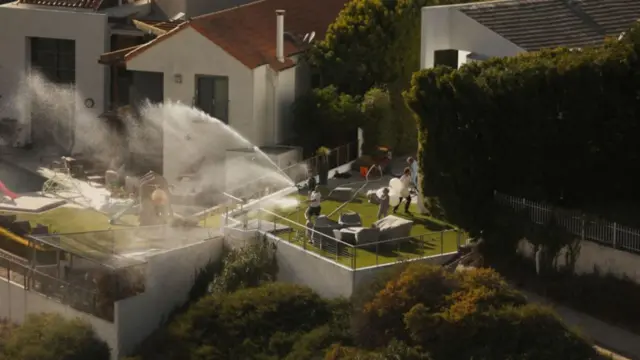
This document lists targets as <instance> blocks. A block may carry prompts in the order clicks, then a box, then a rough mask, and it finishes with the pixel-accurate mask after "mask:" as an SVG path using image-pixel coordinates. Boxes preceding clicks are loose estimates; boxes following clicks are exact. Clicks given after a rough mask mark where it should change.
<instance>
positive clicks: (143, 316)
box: [115, 229, 224, 355]
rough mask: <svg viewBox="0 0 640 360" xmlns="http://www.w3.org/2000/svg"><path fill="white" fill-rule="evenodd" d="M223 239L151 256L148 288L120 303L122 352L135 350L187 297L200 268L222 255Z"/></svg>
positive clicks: (118, 308)
mask: <svg viewBox="0 0 640 360" xmlns="http://www.w3.org/2000/svg"><path fill="white" fill-rule="evenodd" d="M205 230H206V229H205ZM223 242H224V240H223V239H222V237H220V238H216V239H211V240H207V241H203V242H200V243H196V244H193V245H190V246H186V247H183V248H179V249H174V250H170V251H166V252H162V253H158V254H156V255H154V256H152V257H150V258H149V259H148V264H147V282H146V288H145V292H144V293H143V294H141V295H138V296H135V297H132V298H128V299H125V300H122V301H118V302H117V303H116V307H115V314H116V315H115V316H116V318H115V323H116V327H117V329H118V345H119V349H120V354H121V355H127V354H130V353H131V352H132V351H133V350H135V347H136V346H137V345H138V344H140V342H142V341H143V340H144V339H145V338H146V337H147V336H149V335H151V333H152V332H153V331H154V330H156V329H157V328H158V327H159V326H160V325H162V323H163V322H164V321H166V320H167V318H168V316H169V315H170V314H171V313H172V311H173V310H174V309H175V308H176V307H178V306H181V305H182V304H184V303H185V301H187V299H188V295H189V291H190V290H191V287H192V286H193V282H194V280H195V277H196V275H197V272H198V270H200V269H202V268H203V267H204V266H205V265H207V263H208V262H209V261H216V260H218V259H220V257H221V256H222V246H223Z"/></svg>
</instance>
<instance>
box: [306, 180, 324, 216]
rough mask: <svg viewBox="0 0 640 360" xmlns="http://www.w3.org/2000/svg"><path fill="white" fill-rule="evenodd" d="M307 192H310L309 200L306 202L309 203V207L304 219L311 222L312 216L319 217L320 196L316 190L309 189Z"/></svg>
mask: <svg viewBox="0 0 640 360" xmlns="http://www.w3.org/2000/svg"><path fill="white" fill-rule="evenodd" d="M309 191H311V195H309V200H307V202H308V203H309V207H308V208H307V211H306V212H305V213H304V218H305V219H307V220H311V218H312V217H313V216H315V217H318V216H320V212H321V210H322V208H321V207H320V202H321V201H322V195H321V194H320V192H319V191H317V190H316V188H311V189H309Z"/></svg>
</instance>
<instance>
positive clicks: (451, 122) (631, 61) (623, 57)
mask: <svg viewBox="0 0 640 360" xmlns="http://www.w3.org/2000/svg"><path fill="white" fill-rule="evenodd" d="M639 32H640V26H636V27H635V28H634V29H632V30H631V31H630V32H629V33H628V34H627V36H626V37H625V38H624V39H622V40H621V41H615V40H612V41H608V42H607V43H606V44H605V45H604V46H601V47H594V48H584V49H563V48H560V49H554V50H545V51H541V52H536V53H527V54H523V55H520V56H517V57H512V58H496V59H492V60H489V61H486V62H483V63H472V64H468V65H465V66H463V67H462V68H460V69H457V70H454V69H451V68H446V67H437V68H434V69H428V70H423V71H420V72H418V73H416V74H415V75H414V77H413V80H412V87H411V90H410V91H408V92H407V93H406V94H405V97H406V100H407V103H408V105H409V106H410V107H411V109H412V110H413V111H414V112H415V113H416V114H417V116H418V118H419V136H420V140H419V141H420V151H419V161H420V166H421V169H422V171H423V174H424V181H423V184H422V189H423V193H424V195H425V197H426V199H425V202H426V204H427V207H428V208H429V210H430V211H431V212H432V214H433V215H436V216H440V217H445V218H447V219H448V220H449V221H451V222H453V223H455V224H459V225H461V226H463V227H466V228H469V229H472V230H473V228H474V227H476V226H478V224H481V223H482V222H483V221H485V220H486V218H484V217H483V215H487V214H488V212H487V211H484V206H485V205H486V204H487V203H488V202H490V201H491V197H492V195H493V191H494V190H499V191H501V192H506V193H509V194H512V195H518V196H522V197H526V198H530V199H537V200H541V201H546V202H550V203H558V202H562V203H563V204H564V205H565V206H570V207H583V206H584V205H587V204H599V203H605V202H607V203H610V202H616V201H622V200H633V201H637V200H640V190H639V189H638V187H637V186H635V184H637V182H638V180H639V179H640V178H639V177H640V173H639V172H637V171H634V170H636V169H635V168H636V167H637V165H636V164H637V161H638V159H639V158H640V147H638V145H637V138H638V137H639V136H640V126H638V124H637V121H636V119H637V116H638V113H639V110H640V101H639V100H638V98H637V92H638V89H639V86H640V70H639V69H640V66H639V65H640V63H639V61H638V54H639V53H638V49H639V48H640V39H638V38H639V37H640V35H638V33H639ZM634 41H635V42H634ZM604 169H616V170H615V171H616V173H620V174H622V173H625V174H626V175H625V176H614V175H612V173H611V172H609V171H604Z"/></svg>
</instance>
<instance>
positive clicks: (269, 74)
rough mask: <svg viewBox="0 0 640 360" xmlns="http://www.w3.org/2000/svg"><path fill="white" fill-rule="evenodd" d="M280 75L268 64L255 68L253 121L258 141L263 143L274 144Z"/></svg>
mask: <svg viewBox="0 0 640 360" xmlns="http://www.w3.org/2000/svg"><path fill="white" fill-rule="evenodd" d="M277 83H278V75H277V73H276V72H274V71H273V70H271V68H270V67H269V66H267V65H264V66H259V67H257V68H255V69H253V108H254V111H253V123H254V126H255V131H256V141H259V142H260V144H261V145H272V144H273V140H274V136H275V135H274V129H275V128H274V125H273V119H274V118H275V116H276V113H275V111H276V110H275V107H274V106H275V103H274V101H275V100H274V99H275V98H274V96H275V86H277Z"/></svg>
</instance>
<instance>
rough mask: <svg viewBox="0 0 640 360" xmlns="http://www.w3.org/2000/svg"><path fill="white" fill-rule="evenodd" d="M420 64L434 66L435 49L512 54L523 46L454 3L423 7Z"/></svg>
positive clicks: (424, 67)
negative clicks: (484, 24)
mask: <svg viewBox="0 0 640 360" xmlns="http://www.w3.org/2000/svg"><path fill="white" fill-rule="evenodd" d="M421 28H422V36H421V49H420V50H421V53H420V65H421V66H420V67H421V68H422V69H427V68H431V67H433V62H434V54H433V52H434V51H436V50H448V49H452V50H453V49H455V50H463V51H468V52H475V53H479V54H483V55H487V56H492V57H493V56H514V55H517V54H519V53H521V52H524V50H523V49H522V48H520V47H518V46H517V45H516V44H514V43H512V42H510V41H508V40H507V39H505V38H503V37H501V36H500V35H498V34H496V33H495V32H493V31H492V30H490V29H488V28H486V27H484V26H483V25H480V24H479V23H478V22H476V21H475V20H473V19H471V18H470V17H468V16H466V15H465V14H463V13H462V12H460V11H458V10H456V5H454V6H430V7H424V8H422V24H421Z"/></svg>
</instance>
